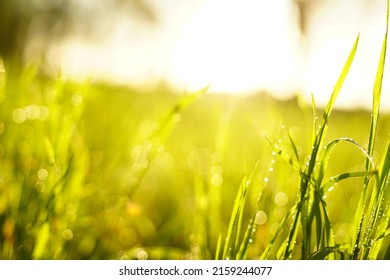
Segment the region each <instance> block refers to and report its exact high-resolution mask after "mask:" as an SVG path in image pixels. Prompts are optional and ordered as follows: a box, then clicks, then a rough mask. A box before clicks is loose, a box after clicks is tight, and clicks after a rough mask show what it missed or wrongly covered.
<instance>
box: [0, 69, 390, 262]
mask: <svg viewBox="0 0 390 280" xmlns="http://www.w3.org/2000/svg"><path fill="white" fill-rule="evenodd" d="M27 74H28V73H27ZM27 74H26V75H25V76H23V77H21V83H20V84H19V85H18V86H17V87H14V90H15V91H14V92H9V91H6V87H5V82H4V78H2V79H3V82H2V84H1V96H2V100H1V103H0V106H1V111H0V228H1V233H0V237H1V239H0V244H1V246H0V248H1V249H0V250H1V252H0V254H1V259H7V258H10V259H33V258H36V259H111V258H114V259H117V258H118V259H120V258H122V259H123V258H130V259H143V258H149V259H211V258H214V257H215V254H216V250H217V246H218V244H217V243H218V238H220V240H221V239H224V238H225V233H226V232H227V230H228V225H229V220H230V215H231V210H232V208H233V204H234V199H235V196H236V193H237V190H238V187H239V186H240V182H241V181H242V178H243V176H244V175H245V174H247V175H249V174H250V172H251V171H252V169H253V167H254V166H255V165H256V163H257V166H258V168H257V172H256V173H255V174H253V177H252V181H251V185H252V186H251V188H250V189H248V193H247V197H246V204H245V206H244V208H243V211H242V217H241V219H242V220H243V221H246V220H249V219H250V215H251V211H252V209H253V207H255V206H256V205H257V199H258V193H259V191H260V190H263V197H262V198H261V199H262V202H263V203H262V204H261V209H259V211H258V214H257V216H256V219H255V220H254V223H256V224H257V230H256V232H255V235H254V236H253V237H251V238H253V240H251V243H250V244H249V246H248V248H247V253H246V256H245V257H246V258H249V259H251V258H258V257H259V254H260V253H261V252H262V251H263V250H264V248H265V247H266V245H267V243H268V242H269V241H270V240H271V238H272V236H273V234H274V233H275V231H276V229H277V227H278V224H279V223H280V222H281V220H282V219H283V218H284V216H285V215H286V213H287V212H288V211H289V209H290V207H291V206H292V205H294V199H295V197H296V195H297V191H298V190H297V187H296V186H297V184H298V182H299V174H297V173H296V172H295V171H294V169H293V168H292V167H291V166H290V165H288V164H286V163H285V162H284V161H283V160H282V159H280V158H279V157H277V155H275V153H273V149H272V146H271V145H269V143H268V141H267V140H266V137H265V136H267V137H268V138H269V139H270V140H271V141H277V142H279V145H280V147H281V148H282V147H284V148H286V149H287V150H289V149H290V150H291V145H290V144H289V142H288V139H287V138H285V137H279V138H278V135H282V134H281V133H280V132H279V130H280V128H281V127H283V126H281V124H283V125H284V126H285V127H289V128H290V133H291V135H292V137H294V139H295V140H296V145H297V150H298V151H299V153H301V154H307V153H308V151H310V148H311V147H310V146H311V143H310V140H311V133H312V132H311V127H312V123H311V121H312V115H311V105H309V104H303V103H302V102H298V101H299V100H297V99H292V100H288V101H276V100H274V99H272V98H270V97H269V96H267V95H263V94H259V95H254V96H249V97H233V96H223V95H213V94H209V93H205V94H203V95H202V96H199V97H198V98H196V99H195V100H193V101H191V104H190V103H188V104H186V106H187V107H186V108H184V107H183V108H182V107H180V106H178V104H179V105H180V104H183V102H184V101H183V100H187V99H186V98H184V99H183V97H181V96H180V95H177V94H176V93H174V92H173V91H172V90H170V89H169V88H168V87H165V86H164V85H160V86H157V87H156V88H153V89H150V90H139V89H129V88H125V87H114V86H109V85H97V84H87V83H86V84H81V85H80V84H75V83H72V81H67V80H66V79H64V78H59V79H57V80H55V81H53V80H49V81H48V80H45V81H44V80H40V79H37V78H34V75H33V74H29V75H27ZM387 119H388V118H387V117H383V118H382V119H380V122H379V130H380V131H388V122H386V120H387ZM329 122H330V124H329V129H328V134H327V135H326V138H327V139H328V140H330V139H335V138H337V137H343V136H348V137H353V138H354V139H356V140H357V141H359V142H360V143H367V141H368V138H367V137H368V136H367V130H368V128H369V125H370V113H369V112H365V111H351V112H344V111H335V112H334V113H333V116H332V119H330V120H329ZM164 127H169V128H166V129H164ZM384 144H385V139H382V138H381V137H380V136H379V138H378V142H377V145H384ZM290 150H289V151H290ZM362 167H364V158H363V157H361V155H360V154H358V153H357V151H356V149H353V148H351V147H350V146H349V145H347V144H345V145H344V144H340V146H338V147H336V148H335V149H334V152H333V153H332V156H331V158H330V159H329V167H328V169H327V170H326V174H325V177H327V178H329V177H331V176H333V175H336V174H340V173H342V172H349V171H351V170H360V169H361V168H362ZM360 181H361V179H350V180H346V181H342V182H339V186H338V187H337V188H335V189H334V191H333V192H331V193H329V195H328V197H327V198H326V201H327V205H328V210H329V218H330V221H331V223H332V225H333V229H334V233H335V237H334V238H335V242H337V243H344V242H348V241H349V240H350V238H351V236H352V229H353V223H354V214H355V210H356V207H357V203H358V200H359V195H360V191H361V182H360ZM244 224H245V223H244ZM242 230H244V229H242ZM238 249H239V248H238ZM222 250H223V248H222V249H221V253H222Z"/></svg>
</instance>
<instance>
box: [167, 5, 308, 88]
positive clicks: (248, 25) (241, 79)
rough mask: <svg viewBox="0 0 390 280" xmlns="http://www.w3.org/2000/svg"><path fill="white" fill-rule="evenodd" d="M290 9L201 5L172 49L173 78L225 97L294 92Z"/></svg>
mask: <svg viewBox="0 0 390 280" xmlns="http://www.w3.org/2000/svg"><path fill="white" fill-rule="evenodd" d="M221 7H223V8H221ZM290 9H291V7H290V5H289V1H272V2H271V1H267V2H265V1H244V2H242V1H241V2H238V1H210V2H206V3H205V5H204V6H203V7H202V9H201V11H200V12H199V14H198V15H197V16H196V17H195V18H194V19H193V20H192V21H191V22H190V24H189V25H188V27H187V32H186V33H185V35H184V37H183V38H181V40H180V41H179V42H178V44H177V45H176V46H175V49H174V52H173V63H172V78H173V80H174V81H175V82H176V83H178V84H181V85H183V86H187V87H189V88H190V89H198V88H201V87H203V86H204V85H208V84H210V85H211V91H216V92H223V93H230V94H242V93H252V92H254V91H258V90H268V91H272V92H273V93H276V94H285V93H286V92H289V93H290V92H293V91H296V90H298V88H299V80H301V65H300V63H301V57H300V52H299V50H300V49H299V42H298V40H299V33H298V30H296V29H294V28H293V26H294V22H293V21H292V19H291V16H289V15H290V14H291V10H290ZM271 27H272V28H271Z"/></svg>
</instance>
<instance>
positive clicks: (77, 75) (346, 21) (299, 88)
mask: <svg viewBox="0 0 390 280" xmlns="http://www.w3.org/2000/svg"><path fill="white" fill-rule="evenodd" d="M0 5H1V9H0V10H1V12H0V13H1V30H0V32H1V39H0V40H1V42H0V43H1V54H2V56H3V58H4V59H5V60H8V59H9V58H10V57H11V56H14V59H16V58H15V57H18V60H23V62H24V63H25V62H32V61H33V62H36V61H39V63H40V64H41V65H44V71H46V72H47V73H55V72H59V71H61V72H62V73H63V74H64V75H66V76H69V77H72V79H79V80H85V79H86V78H88V79H94V80H95V79H96V80H104V81H109V82H116V83H122V84H138V85H150V84H151V82H153V83H156V82H157V83H158V82H161V81H164V82H166V83H168V84H169V85H171V86H173V87H174V88H175V89H177V90H179V91H185V90H199V89H200V88H203V87H205V86H207V85H210V86H211V88H210V91H211V92H224V93H230V94H248V93H256V92H259V91H267V92H269V93H272V94H274V95H275V96H277V97H278V98H286V97H291V96H292V95H294V94H300V95H301V96H303V97H304V98H306V99H308V98H309V99H308V100H310V95H311V93H313V94H314V96H315V98H316V100H317V101H318V103H319V104H324V103H325V102H326V100H327V98H328V96H329V94H330V93H331V91H332V89H333V85H334V83H335V80H336V79H337V77H338V75H339V73H340V71H341V68H342V66H343V64H344V61H345V59H346V57H347V55H348V53H349V50H350V48H351V47H352V44H353V41H354V38H355V37H356V36H357V34H358V33H360V35H361V39H360V46H359V50H358V53H357V59H356V60H355V63H354V66H353V67H352V70H351V73H350V75H349V77H348V79H347V81H346V84H345V90H344V91H343V94H341V95H340V99H339V101H338V102H337V106H340V107H343V108H355V107H361V108H367V106H368V104H370V103H371V92H372V83H373V80H374V77H375V73H376V65H377V60H378V58H379V52H380V47H381V42H382V39H383V34H384V31H385V30H384V29H385V14H384V11H385V5H386V1H383V0H276V1H256V0H244V1H237V0H229V1H222V0H207V1H206V0H198V1H192V0H186V1H176V0H160V1H148V0H115V1H103V0H97V1H92V0H82V1H73V0H70V1H62V0H54V1H49V0H30V1H28V0H16V1H11V0H3V1H1V4H0ZM384 87H385V89H386V91H388V87H389V86H388V83H386V82H385V84H384ZM388 96H389V95H388V94H384V97H383V99H384V100H383V108H388V107H390V97H388Z"/></svg>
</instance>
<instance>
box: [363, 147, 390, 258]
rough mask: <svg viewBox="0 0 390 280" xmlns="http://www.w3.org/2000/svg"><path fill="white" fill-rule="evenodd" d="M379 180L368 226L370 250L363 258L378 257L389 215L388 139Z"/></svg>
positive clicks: (389, 162)
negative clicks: (371, 220) (371, 218)
mask: <svg viewBox="0 0 390 280" xmlns="http://www.w3.org/2000/svg"><path fill="white" fill-rule="evenodd" d="M379 171H380V180H379V191H378V193H377V195H376V196H375V202H374V208H373V222H372V225H371V226H370V231H371V234H370V235H369V237H368V238H369V240H370V245H371V246H370V250H367V253H366V255H365V258H367V259H376V258H377V257H378V254H379V251H380V249H381V245H382V242H383V238H379V237H380V236H383V235H385V233H386V230H387V227H388V221H389V215H390V207H389V205H388V201H389V199H390V183H389V176H390V140H389V142H388V146H387V151H386V155H385V157H384V159H383V162H382V164H381V166H380V169H379Z"/></svg>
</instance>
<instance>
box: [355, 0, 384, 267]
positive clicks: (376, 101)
mask: <svg viewBox="0 0 390 280" xmlns="http://www.w3.org/2000/svg"><path fill="white" fill-rule="evenodd" d="M388 29H389V0H387V6H386V31H385V35H384V39H383V44H382V51H381V55H380V58H379V63H378V69H377V73H376V78H375V82H374V91H373V105H372V106H373V107H372V114H371V126H370V134H369V140H368V154H369V156H370V157H373V154H374V147H375V139H376V134H377V129H378V119H379V111H380V99H381V92H382V82H383V73H384V68H385V62H386V49H387V37H388ZM370 168H371V162H370V161H369V160H366V169H367V170H368V169H370ZM368 184H369V179H366V181H365V184H364V186H363V191H362V193H361V196H360V200H359V204H358V208H357V211H356V216H355V223H354V224H355V225H358V226H357V228H356V229H355V230H354V238H353V240H354V241H353V242H354V245H353V247H352V250H353V251H352V258H353V259H357V258H358V255H359V251H360V247H361V234H362V230H363V229H362V226H363V223H364V218H365V214H364V210H365V209H366V204H367V198H366V196H367V190H368Z"/></svg>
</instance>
